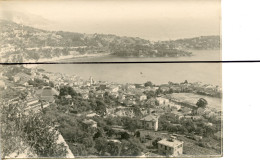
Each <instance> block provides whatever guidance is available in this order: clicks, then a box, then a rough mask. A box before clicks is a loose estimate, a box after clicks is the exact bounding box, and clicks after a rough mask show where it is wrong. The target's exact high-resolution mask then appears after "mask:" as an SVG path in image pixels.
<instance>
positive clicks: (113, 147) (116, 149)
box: [107, 142, 121, 156]
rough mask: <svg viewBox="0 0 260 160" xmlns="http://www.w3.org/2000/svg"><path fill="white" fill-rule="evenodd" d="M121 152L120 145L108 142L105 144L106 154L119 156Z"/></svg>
mask: <svg viewBox="0 0 260 160" xmlns="http://www.w3.org/2000/svg"><path fill="white" fill-rule="evenodd" d="M120 150H121V145H120V143H117V142H108V144H107V152H108V153H109V154H110V155H111V156H119V154H120Z"/></svg>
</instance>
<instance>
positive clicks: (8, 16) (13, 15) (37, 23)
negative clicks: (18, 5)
mask: <svg viewBox="0 0 260 160" xmlns="http://www.w3.org/2000/svg"><path fill="white" fill-rule="evenodd" d="M0 19H3V20H7V21H11V22H14V23H17V24H21V25H26V26H31V27H35V28H41V29H50V28H52V27H53V26H54V25H55V23H54V22H52V21H50V20H47V19H45V18H43V17H41V16H38V15H34V14H29V13H24V12H17V11H9V10H2V11H1V14H0Z"/></svg>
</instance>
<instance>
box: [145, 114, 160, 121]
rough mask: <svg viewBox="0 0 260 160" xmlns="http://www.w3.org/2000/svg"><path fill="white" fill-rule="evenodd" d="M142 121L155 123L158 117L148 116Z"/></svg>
mask: <svg viewBox="0 0 260 160" xmlns="http://www.w3.org/2000/svg"><path fill="white" fill-rule="evenodd" d="M141 120H142V121H157V120H158V117H157V116H154V115H148V116H146V117H144V118H142V119H141Z"/></svg>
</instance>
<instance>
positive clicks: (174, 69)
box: [40, 51, 222, 86]
mask: <svg viewBox="0 0 260 160" xmlns="http://www.w3.org/2000/svg"><path fill="white" fill-rule="evenodd" d="M193 53H194V52H193ZM173 60H176V61H181V60H185V61H192V60H204V61H205V60H220V54H219V51H196V53H194V56H192V57H179V58H173V57H170V58H167V57H164V58H120V57H114V56H103V57H82V58H74V59H69V60H66V61H70V62H76V61H77V62H84V61H87V62H90V61H91V62H118V61H126V62H127V61H173ZM62 61H65V60H62ZM40 68H43V69H45V70H46V71H50V72H59V73H66V74H69V75H79V76H81V77H82V78H84V79H88V78H89V77H90V76H92V77H93V78H94V79H95V80H97V81H99V80H100V81H108V82H118V83H145V82H146V81H152V82H153V83H155V84H165V83H168V82H169V81H172V82H183V81H184V80H188V81H190V82H198V81H200V82H202V83H206V84H214V85H220V86H221V81H222V78H221V64H217V63H156V64H151V63H145V64H144V63H131V64H129V63H128V64H127V63H126V64H44V65H40Z"/></svg>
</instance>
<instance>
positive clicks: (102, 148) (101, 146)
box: [95, 137, 107, 156]
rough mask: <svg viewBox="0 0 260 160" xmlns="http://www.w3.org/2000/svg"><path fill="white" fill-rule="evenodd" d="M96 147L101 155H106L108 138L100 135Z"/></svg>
mask: <svg viewBox="0 0 260 160" xmlns="http://www.w3.org/2000/svg"><path fill="white" fill-rule="evenodd" d="M95 144H96V145H95V149H96V150H97V151H98V154H99V155H100V156H102V155H104V154H105V152H106V150H107V139H106V138H104V137H99V138H97V139H95Z"/></svg>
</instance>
